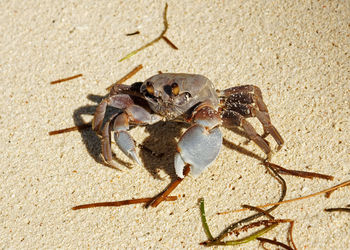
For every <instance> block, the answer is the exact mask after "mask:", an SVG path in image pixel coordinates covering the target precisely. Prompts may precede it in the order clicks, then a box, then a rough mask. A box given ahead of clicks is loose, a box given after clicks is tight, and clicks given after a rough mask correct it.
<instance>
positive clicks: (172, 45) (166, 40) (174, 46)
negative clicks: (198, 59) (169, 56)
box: [162, 36, 178, 50]
mask: <svg viewBox="0 0 350 250" xmlns="http://www.w3.org/2000/svg"><path fill="white" fill-rule="evenodd" d="M162 38H163V40H164V41H165V42H166V43H167V44H169V46H170V47H172V48H173V49H176V50H178V47H176V45H175V44H173V42H172V41H170V40H169V38H167V37H166V36H162Z"/></svg>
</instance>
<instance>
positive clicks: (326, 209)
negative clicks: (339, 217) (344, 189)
mask: <svg viewBox="0 0 350 250" xmlns="http://www.w3.org/2000/svg"><path fill="white" fill-rule="evenodd" d="M324 211H326V212H347V213H350V208H349V207H335V208H325V210H324Z"/></svg>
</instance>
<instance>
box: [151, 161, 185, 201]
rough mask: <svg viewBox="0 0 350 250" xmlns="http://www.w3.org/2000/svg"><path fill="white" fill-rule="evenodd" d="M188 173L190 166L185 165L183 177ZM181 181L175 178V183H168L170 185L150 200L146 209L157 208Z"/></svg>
mask: <svg viewBox="0 0 350 250" xmlns="http://www.w3.org/2000/svg"><path fill="white" fill-rule="evenodd" d="M189 172H190V165H189V164H187V165H186V166H185V168H184V176H187V175H188V174H189ZM182 181H183V179H181V178H179V177H178V178H177V179H176V180H175V181H173V182H172V183H170V185H169V186H168V187H167V188H166V189H165V191H163V192H162V193H160V194H159V195H157V196H156V198H155V199H154V200H152V201H151V202H150V203H149V204H147V207H149V206H151V207H156V206H158V205H159V204H160V203H161V202H162V201H164V199H165V198H166V197H167V196H168V195H169V194H170V193H171V192H172V191H173V190H174V189H175V188H176V187H177V186H178V185H179V184H180V183H181V182H182Z"/></svg>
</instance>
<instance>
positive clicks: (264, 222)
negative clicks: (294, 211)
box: [229, 219, 291, 236]
mask: <svg viewBox="0 0 350 250" xmlns="http://www.w3.org/2000/svg"><path fill="white" fill-rule="evenodd" d="M290 222H291V220H288V219H286V220H284V219H277V220H275V219H272V220H260V221H255V222H252V223H250V224H248V225H244V226H242V227H240V228H237V229H234V230H233V231H231V232H230V233H229V234H230V235H232V234H234V235H236V236H238V235H239V234H240V232H247V231H248V230H249V229H252V228H254V227H260V226H270V225H271V224H274V223H290Z"/></svg>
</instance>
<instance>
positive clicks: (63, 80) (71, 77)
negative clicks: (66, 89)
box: [50, 74, 83, 84]
mask: <svg viewBox="0 0 350 250" xmlns="http://www.w3.org/2000/svg"><path fill="white" fill-rule="evenodd" d="M81 76H83V74H78V75H75V76H70V77H67V78H62V79H59V80H56V81H52V82H50V84H57V83H61V82H66V81H69V80H73V79H75V78H78V77H81Z"/></svg>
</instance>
